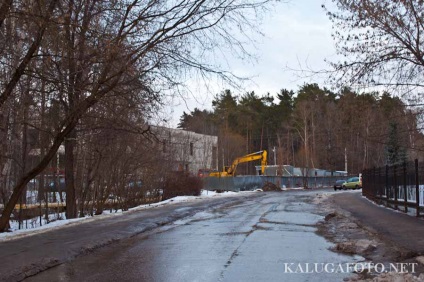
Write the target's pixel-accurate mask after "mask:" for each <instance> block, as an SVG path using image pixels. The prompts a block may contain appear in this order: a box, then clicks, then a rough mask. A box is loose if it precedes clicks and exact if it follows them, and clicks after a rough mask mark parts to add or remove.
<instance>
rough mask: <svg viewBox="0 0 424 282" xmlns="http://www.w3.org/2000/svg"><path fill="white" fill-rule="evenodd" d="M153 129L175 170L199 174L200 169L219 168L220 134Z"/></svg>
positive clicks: (164, 128) (163, 128)
mask: <svg viewBox="0 0 424 282" xmlns="http://www.w3.org/2000/svg"><path fill="white" fill-rule="evenodd" d="M152 131H153V132H154V133H155V135H156V136H157V138H158V141H159V142H160V143H161V147H162V148H161V149H162V154H165V155H166V156H167V157H168V158H167V159H168V160H169V161H171V162H173V165H172V167H173V168H172V169H173V170H178V171H183V170H184V171H188V172H191V173H193V174H197V172H198V170H199V169H203V168H208V169H217V166H218V136H211V135H205V134H199V133H195V132H191V131H186V130H182V129H174V128H166V127H153V129H152Z"/></svg>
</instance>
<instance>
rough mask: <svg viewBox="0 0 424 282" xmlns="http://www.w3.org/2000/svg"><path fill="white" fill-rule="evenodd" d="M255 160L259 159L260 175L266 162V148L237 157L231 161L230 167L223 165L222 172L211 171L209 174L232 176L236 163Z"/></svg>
mask: <svg viewBox="0 0 424 282" xmlns="http://www.w3.org/2000/svg"><path fill="white" fill-rule="evenodd" d="M256 160H261V172H262V175H263V174H264V172H265V166H266V164H267V151H266V150H263V151H259V152H256V153H251V154H248V155H245V156H243V157H239V158H237V159H235V160H234V161H233V163H232V165H231V166H230V167H224V170H223V171H222V172H213V173H211V174H209V176H215V177H220V176H234V175H235V173H236V170H237V165H238V164H241V163H247V162H252V161H256Z"/></svg>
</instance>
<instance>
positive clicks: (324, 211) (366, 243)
mask: <svg viewBox="0 0 424 282" xmlns="http://www.w3.org/2000/svg"><path fill="white" fill-rule="evenodd" d="M314 202H315V204H317V207H318V212H319V213H320V214H321V215H324V216H325V219H324V220H323V221H321V222H319V223H318V224H317V228H318V230H317V233H318V234H319V235H321V236H324V237H325V238H326V239H327V240H329V241H330V242H333V243H334V244H335V245H334V248H333V249H332V250H333V251H334V252H339V253H343V254H349V255H352V256H355V255H359V256H361V257H363V258H364V262H367V263H368V262H371V263H374V264H377V263H383V264H384V265H386V266H389V265H390V263H417V265H416V267H415V273H414V274H411V273H396V272H388V273H380V272H378V271H375V270H370V271H363V272H361V273H357V274H356V275H353V276H352V277H351V278H350V279H348V280H346V281H378V282H383V281H384V282H392V281H393V282H401V281H424V257H423V256H420V255H419V254H417V253H415V252H414V251H411V250H407V249H404V248H401V247H399V246H397V245H396V244H394V243H393V242H391V241H388V240H385V239H384V238H382V237H381V236H379V234H378V232H377V231H376V230H373V229H372V228H371V227H369V226H364V225H363V224H361V222H360V221H358V220H357V219H356V218H354V217H353V216H352V215H351V214H350V213H349V212H347V211H346V210H343V209H342V208H341V207H339V206H337V205H336V204H335V203H334V202H332V198H331V194H324V195H318V194H317V196H316V198H315V199H314ZM423 236H424V234H423ZM420 261H421V262H420ZM387 268H388V267H387Z"/></svg>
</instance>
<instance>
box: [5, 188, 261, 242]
mask: <svg viewBox="0 0 424 282" xmlns="http://www.w3.org/2000/svg"><path fill="white" fill-rule="evenodd" d="M247 193H255V191H243V192H222V193H217V192H215V191H206V190H202V192H201V195H200V196H177V197H174V198H171V199H168V200H165V201H161V202H158V203H153V204H146V205H140V206H137V207H134V208H130V209H129V210H128V211H122V210H117V211H112V212H110V211H109V210H107V211H106V210H105V211H103V214H101V215H96V216H86V217H81V218H74V219H58V220H55V221H52V222H49V223H47V224H46V223H44V225H42V226H38V227H35V228H30V229H20V230H17V226H15V225H13V226H12V232H5V233H0V242H3V241H8V240H14V239H18V238H22V237H26V236H32V235H35V234H40V233H44V232H47V231H50V230H54V229H59V228H63V227H65V226H69V225H75V224H81V223H84V222H90V221H93V220H99V219H104V218H109V217H112V216H120V215H124V214H126V213H128V212H135V211H140V210H145V209H150V208H156V207H161V206H165V205H170V204H177V203H182V202H192V201H196V200H202V199H207V198H210V197H233V196H240V195H243V194H244V195H246V194H247ZM54 216H57V214H55V215H54ZM198 216H204V215H202V213H199V215H198ZM60 217H61V218H65V214H64V213H62V214H60ZM193 219H196V218H192V217H191V218H190V220H193ZM199 219H200V218H199ZM37 220H39V218H38V217H37ZM24 226H25V224H24Z"/></svg>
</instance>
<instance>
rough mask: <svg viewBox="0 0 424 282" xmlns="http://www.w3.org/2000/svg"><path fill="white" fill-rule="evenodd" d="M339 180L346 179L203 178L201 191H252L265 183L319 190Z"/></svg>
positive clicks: (281, 186)
mask: <svg viewBox="0 0 424 282" xmlns="http://www.w3.org/2000/svg"><path fill="white" fill-rule="evenodd" d="M339 179H347V177H344V176H328V177H302V176H262V175H260V176H258V175H243V176H235V177H205V178H204V179H203V189H205V190H223V191H235V192H238V191H252V190H255V189H260V188H262V187H263V186H264V184H265V183H266V182H271V183H273V184H275V185H277V186H278V187H280V188H300V187H307V188H319V187H333V185H334V182H336V180H339Z"/></svg>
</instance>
